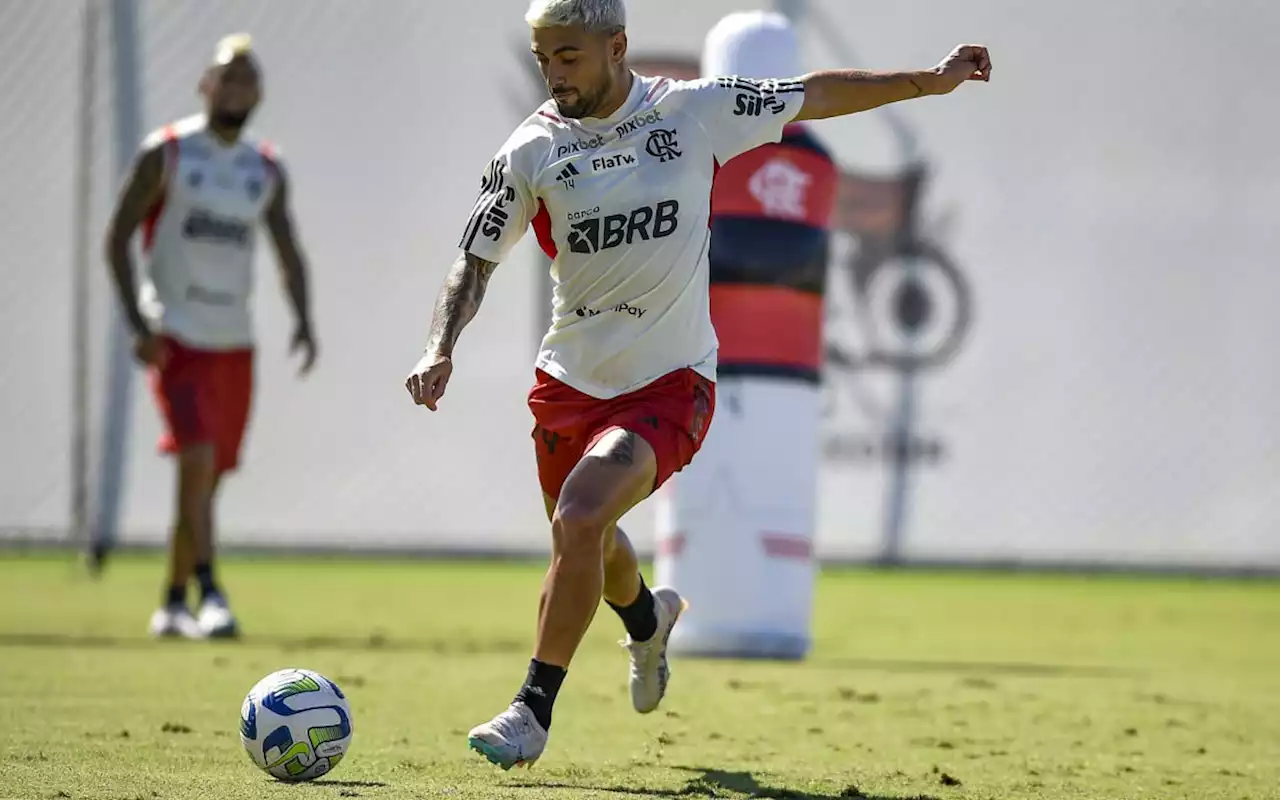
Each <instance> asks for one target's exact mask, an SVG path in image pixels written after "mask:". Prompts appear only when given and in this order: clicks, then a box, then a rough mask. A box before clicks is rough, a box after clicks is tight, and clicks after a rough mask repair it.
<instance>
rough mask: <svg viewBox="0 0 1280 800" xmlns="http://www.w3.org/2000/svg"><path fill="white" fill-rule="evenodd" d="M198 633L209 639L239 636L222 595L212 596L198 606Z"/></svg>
mask: <svg viewBox="0 0 1280 800" xmlns="http://www.w3.org/2000/svg"><path fill="white" fill-rule="evenodd" d="M196 621H197V622H198V623H199V625H200V631H201V633H203V634H204V635H205V636H207V637H209V638H210V639H234V638H235V637H237V636H239V635H240V630H239V627H238V626H237V625H236V618H235V617H234V616H233V615H232V614H231V609H230V608H228V607H227V601H226V600H225V599H223V597H222V595H218V594H212V595H209V597H208V598H206V599H205V601H204V602H203V603H201V604H200V616H199V617H198V618H197V620H196Z"/></svg>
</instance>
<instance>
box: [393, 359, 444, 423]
mask: <svg viewBox="0 0 1280 800" xmlns="http://www.w3.org/2000/svg"><path fill="white" fill-rule="evenodd" d="M452 374H453V361H452V360H451V359H450V358H449V357H448V356H442V355H438V354H436V353H426V354H424V355H423V356H422V358H421V359H419V360H418V363H417V365H416V366H414V368H413V371H412V372H410V373H409V377H408V378H405V381H404V388H406V389H408V390H409V395H410V396H411V397H413V402H414V403H416V404H418V405H420V406H426V407H427V408H429V409H431V410H432V411H435V410H436V404H437V403H439V402H440V398H441V397H444V387H445V386H447V385H448V383H449V376H450V375H452Z"/></svg>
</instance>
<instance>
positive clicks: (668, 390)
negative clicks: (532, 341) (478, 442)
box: [529, 369, 716, 499]
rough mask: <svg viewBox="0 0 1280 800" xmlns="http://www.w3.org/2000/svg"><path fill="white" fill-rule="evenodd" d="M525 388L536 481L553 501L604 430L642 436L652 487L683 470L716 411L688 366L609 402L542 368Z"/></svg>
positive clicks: (706, 387) (705, 384)
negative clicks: (652, 464)
mask: <svg viewBox="0 0 1280 800" xmlns="http://www.w3.org/2000/svg"><path fill="white" fill-rule="evenodd" d="M536 376H537V378H536V382H535V383H534V386H533V389H532V390H530V392H529V410H530V411H532V412H533V418H534V420H535V421H536V424H535V425H534V428H533V442H534V449H535V451H536V452H537V455H538V481H539V482H540V483H541V484H542V491H543V492H544V493H545V494H546V495H547V496H548V497H552V498H555V499H559V497H560V488H561V487H562V486H564V481H565V479H566V478H568V477H569V473H570V472H571V471H572V470H573V468H574V467H575V466H576V465H577V463H578V461H580V460H581V459H582V457H583V455H585V454H586V452H587V451H588V450H590V449H591V448H592V447H593V446H594V445H595V443H596V442H598V441H599V440H600V438H601V437H603V436H604V435H605V434H606V433H608V432H609V431H611V430H613V429H615V428H623V429H626V430H629V431H631V432H633V433H635V434H636V435H638V436H640V437H643V438H644V440H645V441H646V442H648V443H649V446H650V447H652V448H653V452H654V453H655V454H656V455H657V457H658V474H657V477H656V478H655V479H654V482H653V488H654V490H655V491H656V490H657V488H658V487H659V486H661V485H662V484H663V483H665V482H666V481H667V479H668V478H670V477H671V476H672V475H674V474H675V473H677V472H679V471H680V470H682V469H684V467H685V465H687V464H688V463H689V462H690V461H692V460H693V456H694V454H695V453H697V452H698V448H700V447H701V446H702V437H703V436H704V435H705V434H706V432H707V428H708V427H709V426H710V425H711V417H712V416H713V415H714V414H715V409H716V385H715V383H714V382H712V381H709V380H707V379H706V378H704V377H702V376H701V375H699V374H698V373H697V372H695V371H693V370H692V369H681V370H677V371H676V372H671V373H668V374H667V375H664V376H663V377H661V378H659V379H658V380H656V381H654V382H653V383H651V384H649V385H648V386H644V387H642V388H640V389H637V390H636V391H634V392H628V393H627V394H624V395H620V396H618V397H615V398H612V399H610V400H600V399H598V398H595V397H592V396H590V395H587V394H583V393H582V392H580V391H578V390H577V389H574V388H573V387H571V386H568V385H567V384H564V383H562V382H560V381H558V380H556V379H555V378H553V377H551V376H550V375H548V374H547V373H545V372H543V371H542V370H537V371H536Z"/></svg>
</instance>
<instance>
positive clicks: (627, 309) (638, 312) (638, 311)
mask: <svg viewBox="0 0 1280 800" xmlns="http://www.w3.org/2000/svg"><path fill="white" fill-rule="evenodd" d="M606 311H612V312H614V313H616V314H626V315H627V316H629V317H635V318H636V319H640V318H641V317H643V316H644V315H645V314H647V313H649V310H648V309H646V308H640V307H639V306H633V305H630V304H628V303H618V304H617V305H616V306H609V307H608V308H587V307H586V306H583V307H582V308H579V309H577V310H576V311H575V313H576V314H577V315H578V316H580V317H597V316H599V315H601V314H603V313H604V312H606Z"/></svg>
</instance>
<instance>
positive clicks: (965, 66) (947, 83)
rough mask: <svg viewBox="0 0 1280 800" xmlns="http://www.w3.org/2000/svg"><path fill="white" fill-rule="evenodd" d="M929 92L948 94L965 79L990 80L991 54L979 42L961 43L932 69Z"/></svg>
mask: <svg viewBox="0 0 1280 800" xmlns="http://www.w3.org/2000/svg"><path fill="white" fill-rule="evenodd" d="M932 72H933V74H934V75H935V76H937V77H936V79H935V81H933V86H930V87H929V88H930V92H929V93H930V94H949V93H950V92H952V91H954V90H955V88H956V87H957V86H959V85H960V84H962V83H964V82H965V81H984V82H985V81H989V80H991V54H990V53H988V52H987V48H986V47H983V46H982V45H980V44H962V45H959V46H958V47H956V49H954V50H952V51H951V55H949V56H947V57H946V58H944V59H942V61H941V63H939V64H938V66H936V67H934V68H933V70H932Z"/></svg>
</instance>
